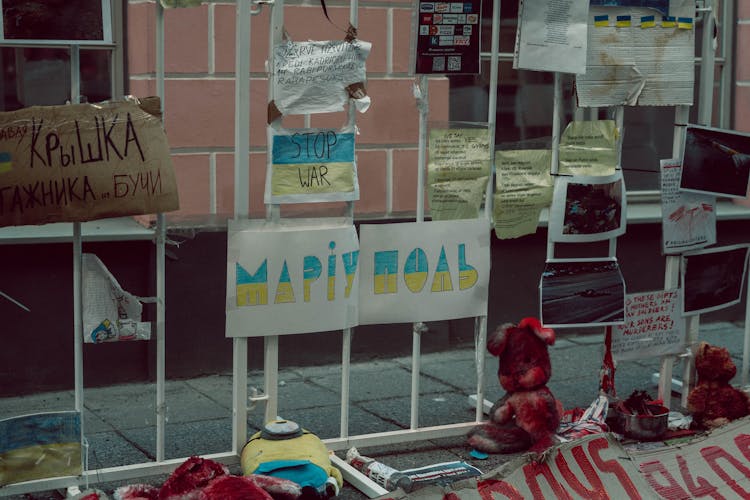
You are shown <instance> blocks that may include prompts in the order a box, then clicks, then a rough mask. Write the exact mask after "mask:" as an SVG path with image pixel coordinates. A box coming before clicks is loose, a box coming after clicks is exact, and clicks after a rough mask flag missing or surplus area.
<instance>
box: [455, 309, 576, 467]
mask: <svg viewBox="0 0 750 500" xmlns="http://www.w3.org/2000/svg"><path fill="white" fill-rule="evenodd" d="M554 343H555V332H554V330H552V329H551V328H544V327H543V326H542V324H541V322H540V321H539V320H538V319H536V318H524V319H522V320H521V322H520V323H519V324H518V325H517V326H516V325H513V324H505V325H502V326H501V327H499V328H497V329H496V330H495V331H494V332H493V333H492V334H491V335H490V337H489V339H488V341H487V350H489V352H490V353H492V354H493V355H495V356H497V357H498V359H499V362H500V364H499V368H498V372H497V374H498V378H499V380H500V385H501V386H502V387H503V388H504V389H505V391H506V394H505V396H503V397H502V398H500V399H499V400H498V401H497V402H496V403H495V405H494V406H493V407H492V409H491V410H490V418H489V420H488V421H487V422H485V423H483V424H481V425H478V426H476V427H474V428H473V429H472V430H471V431H469V434H468V436H467V439H468V444H469V445H470V446H471V447H472V448H474V449H475V450H478V451H481V452H485V453H516V452H519V451H523V450H526V449H530V450H531V451H532V452H536V453H539V452H542V451H544V450H545V449H547V448H549V447H550V446H552V445H553V444H554V443H553V440H552V436H553V435H554V434H555V431H556V430H557V427H558V425H559V423H560V415H562V406H561V405H560V402H559V401H557V400H556V399H555V397H554V396H553V395H552V392H551V391H550V390H549V388H548V387H547V385H546V384H547V381H548V380H549V378H550V375H551V372H552V367H551V365H550V360H549V352H547V346H548V345H552V344H554Z"/></svg>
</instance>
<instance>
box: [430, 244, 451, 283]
mask: <svg viewBox="0 0 750 500" xmlns="http://www.w3.org/2000/svg"><path fill="white" fill-rule="evenodd" d="M450 271H451V270H450V267H449V266H448V259H446V258H445V247H440V257H439V258H438V263H437V267H436V268H435V277H434V278H433V279H432V291H433V292H449V291H451V290H453V281H452V280H451V272H450Z"/></svg>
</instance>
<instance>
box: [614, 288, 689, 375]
mask: <svg viewBox="0 0 750 500" xmlns="http://www.w3.org/2000/svg"><path fill="white" fill-rule="evenodd" d="M680 302H681V301H680V294H679V292H678V291H677V290H660V291H655V292H644V293H631V294H627V295H626V296H625V323H624V324H623V325H615V326H614V327H613V329H612V355H613V356H614V357H615V359H618V360H629V359H641V358H644V357H657V356H662V355H665V354H677V353H680V352H682V351H683V350H684V348H685V320H684V319H683V318H682V317H681V311H682V306H681V304H680Z"/></svg>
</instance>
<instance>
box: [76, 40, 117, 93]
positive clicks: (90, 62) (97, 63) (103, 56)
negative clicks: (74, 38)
mask: <svg viewBox="0 0 750 500" xmlns="http://www.w3.org/2000/svg"><path fill="white" fill-rule="evenodd" d="M111 59H112V52H111V51H109V50H93V49H92V50H84V49H81V101H82V102H100V101H107V100H110V99H112V75H111V73H110V68H111Z"/></svg>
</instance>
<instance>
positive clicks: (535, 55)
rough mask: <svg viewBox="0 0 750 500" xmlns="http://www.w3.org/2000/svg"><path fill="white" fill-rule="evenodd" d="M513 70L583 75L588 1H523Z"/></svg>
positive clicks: (584, 70)
mask: <svg viewBox="0 0 750 500" xmlns="http://www.w3.org/2000/svg"><path fill="white" fill-rule="evenodd" d="M519 9H520V10H519V24H518V31H517V34H516V50H515V54H514V58H513V67H514V68H516V69H530V70H536V71H558V72H562V73H585V72H586V43H587V37H586V21H587V18H588V9H589V2H588V0H522V1H521V4H520V6H519Z"/></svg>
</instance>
